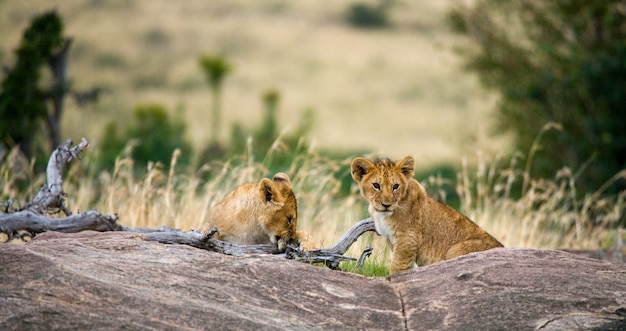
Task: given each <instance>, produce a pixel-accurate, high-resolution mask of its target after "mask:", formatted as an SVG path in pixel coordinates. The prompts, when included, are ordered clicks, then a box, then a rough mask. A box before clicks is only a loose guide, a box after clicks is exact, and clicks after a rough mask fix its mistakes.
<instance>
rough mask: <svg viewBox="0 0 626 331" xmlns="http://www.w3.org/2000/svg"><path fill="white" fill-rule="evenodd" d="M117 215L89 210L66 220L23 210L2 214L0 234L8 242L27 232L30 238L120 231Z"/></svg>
mask: <svg viewBox="0 0 626 331" xmlns="http://www.w3.org/2000/svg"><path fill="white" fill-rule="evenodd" d="M117 220H118V217H117V215H115V216H112V215H102V214H100V213H99V212H97V211H95V210H89V211H86V212H83V213H78V214H76V215H71V216H68V217H64V218H50V217H46V216H43V215H40V214H38V213H35V212H33V211H31V210H21V211H18V212H15V213H11V214H0V232H1V233H6V234H7V235H8V240H11V239H13V238H15V237H18V236H19V237H23V236H24V235H23V234H20V233H19V231H26V232H27V234H28V236H29V237H34V236H35V235H36V234H38V233H42V232H46V231H58V232H64V233H74V232H80V231H85V230H92V231H119V230H121V229H122V227H121V226H120V225H118V224H117Z"/></svg>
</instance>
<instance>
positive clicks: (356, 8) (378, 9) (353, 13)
mask: <svg viewBox="0 0 626 331" xmlns="http://www.w3.org/2000/svg"><path fill="white" fill-rule="evenodd" d="M391 2H392V1H391V0H379V1H378V3H377V4H368V3H363V2H355V3H353V4H351V5H350V6H349V7H348V8H347V9H346V12H345V14H344V16H345V20H346V21H347V22H348V23H349V24H350V25H352V26H354V27H357V28H380V27H386V26H389V25H390V22H389V8H390V7H391Z"/></svg>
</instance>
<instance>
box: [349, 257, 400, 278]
mask: <svg viewBox="0 0 626 331" xmlns="http://www.w3.org/2000/svg"><path fill="white" fill-rule="evenodd" d="M341 269H342V270H344V271H346V272H351V273H355V274H359V275H362V276H365V277H385V276H388V275H389V267H388V266H387V263H386V261H382V260H369V259H367V260H365V262H364V263H363V264H362V265H359V266H357V263H356V262H352V261H348V262H343V263H342V264H341Z"/></svg>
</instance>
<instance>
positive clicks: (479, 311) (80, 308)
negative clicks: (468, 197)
mask: <svg viewBox="0 0 626 331" xmlns="http://www.w3.org/2000/svg"><path fill="white" fill-rule="evenodd" d="M0 265H1V268H0V329H1V330H16V329H20V330H22V329H29V330H38V329H39V330H50V329H84V330H99V329H106V330H110V329H133V330H135V329H159V330H161V329H182V330H198V329H215V330H217V329H220V330H221V329H238V330H247V329H251V330H263V329H294V330H333V329H341V330H353V329H360V330H363V329H367V330H403V329H410V330H429V329H436V330H479V329H480V330H489V329H508V330H531V329H543V330H563V329H568V330H576V329H580V330H583V329H584V330H589V329H594V328H596V329H602V330H624V329H626V266H625V265H624V264H613V263H610V262H605V261H599V260H592V259H588V258H584V257H579V256H576V255H572V254H569V253H565V252H560V251H540V250H531V249H511V248H508V249H497V250H491V251H487V252H482V253H474V254H469V255H466V256H463V257H461V258H458V259H455V260H451V261H445V262H442V263H437V264H434V265H430V266H426V267H421V268H418V269H416V270H411V271H407V272H403V273H399V274H397V275H394V276H391V277H388V278H365V277H361V276H358V275H353V274H349V273H344V272H337V271H332V270H329V269H326V268H320V267H316V266H310V265H307V264H304V263H300V262H295V261H291V260H286V259H284V258H282V257H280V256H271V255H256V256H250V255H248V256H238V257H237V256H228V255H223V254H220V253H214V252H209V251H204V250H201V249H197V248H193V247H189V246H184V245H165V244H159V243H156V242H150V241H144V240H142V236H141V235H138V234H132V233H124V232H107V233H92V232H83V233H77V234H60V233H52V232H50V233H44V234H41V235H38V236H37V237H36V238H35V240H33V241H32V242H30V243H28V244H25V245H8V244H5V245H0Z"/></svg>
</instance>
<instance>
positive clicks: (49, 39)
mask: <svg viewBox="0 0 626 331" xmlns="http://www.w3.org/2000/svg"><path fill="white" fill-rule="evenodd" d="M62 31H63V22H62V21H61V18H60V17H59V16H58V14H57V13H56V12H55V11H50V12H47V13H44V14H42V15H39V16H37V17H35V18H34V19H33V20H32V22H31V25H30V26H29V27H28V28H27V29H26V30H25V31H24V34H23V36H22V42H21V44H20V46H19V48H18V49H17V51H16V55H17V62H16V63H15V66H14V67H13V68H12V69H10V70H9V71H8V74H7V76H6V78H5V79H4V80H3V82H2V87H1V88H2V90H1V91H0V118H2V121H0V142H1V143H3V144H4V145H5V146H6V147H9V146H12V145H19V146H20V148H21V150H22V152H23V153H24V154H25V155H26V156H27V157H31V156H32V152H33V151H32V148H31V147H33V146H31V145H32V142H33V137H35V136H37V134H38V132H39V130H40V128H41V121H42V120H43V119H45V118H46V115H47V107H46V92H45V91H44V90H42V88H41V87H40V78H41V68H42V66H44V65H45V64H46V61H47V60H48V59H49V58H50V56H51V55H52V54H53V51H54V50H55V49H56V48H58V47H59V46H61V44H62V42H63V37H62Z"/></svg>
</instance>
